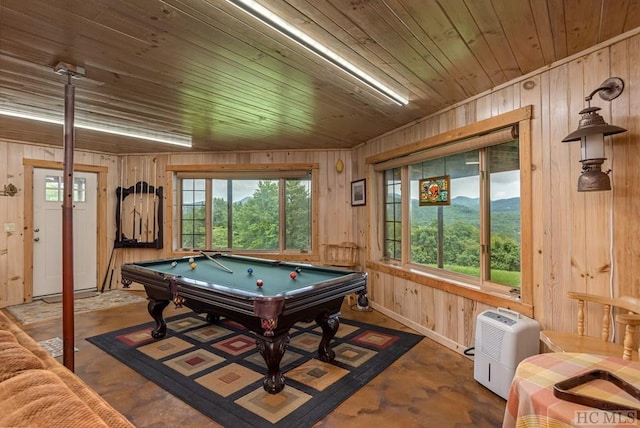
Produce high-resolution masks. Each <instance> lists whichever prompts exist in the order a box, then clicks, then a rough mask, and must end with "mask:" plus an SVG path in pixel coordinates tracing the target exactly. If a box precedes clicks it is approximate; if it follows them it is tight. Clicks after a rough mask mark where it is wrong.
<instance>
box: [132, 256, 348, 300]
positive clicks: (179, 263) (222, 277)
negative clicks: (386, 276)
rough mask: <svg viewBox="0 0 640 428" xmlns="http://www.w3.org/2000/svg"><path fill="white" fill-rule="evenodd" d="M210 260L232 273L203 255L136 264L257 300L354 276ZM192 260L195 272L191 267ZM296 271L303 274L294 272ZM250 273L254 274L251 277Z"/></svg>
mask: <svg viewBox="0 0 640 428" xmlns="http://www.w3.org/2000/svg"><path fill="white" fill-rule="evenodd" d="M211 257H212V258H213V259H214V260H216V261H218V262H219V263H220V264H221V265H222V266H224V267H226V268H227V269H228V270H230V271H231V272H232V273H230V272H228V271H227V270H225V269H224V268H223V267H222V266H220V265H218V264H217V263H215V262H213V261H212V260H210V259H208V258H207V257H205V256H203V255H200V256H193V257H182V258H176V259H164V260H154V261H148V262H138V263H133V264H134V265H137V266H140V267H142V268H145V269H147V270H150V271H155V272H158V273H159V274H163V275H171V276H176V277H182V278H183V279H184V280H185V281H190V282H193V285H200V286H205V287H207V286H209V287H215V288H228V289H231V290H234V292H238V293H241V294H247V295H253V296H256V297H258V296H265V297H267V296H286V295H287V294H295V293H296V292H299V291H300V290H301V289H304V288H307V287H313V286H319V285H320V284H323V283H327V282H331V281H333V280H336V279H338V278H340V277H344V276H346V275H349V274H352V273H353V272H352V271H346V270H342V269H334V268H328V267H327V268H325V267H318V266H312V265H307V264H296V263H287V262H278V261H274V260H265V259H259V258H252V257H243V256H234V255H229V254H214V255H212V256H211ZM191 259H193V262H194V263H195V268H192V267H191V262H190V260H191ZM173 262H175V266H173V264H172V263H173ZM296 268H299V270H300V271H299V272H295V269H296ZM249 269H251V270H252V273H249ZM292 272H295V273H296V277H295V279H292V278H291V276H290V275H291V273H292ZM258 280H262V282H263V285H262V287H258V285H257V282H258Z"/></svg>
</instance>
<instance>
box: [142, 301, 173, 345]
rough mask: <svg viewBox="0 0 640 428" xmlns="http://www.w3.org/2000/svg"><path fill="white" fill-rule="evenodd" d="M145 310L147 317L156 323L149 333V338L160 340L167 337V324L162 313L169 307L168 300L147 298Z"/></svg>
mask: <svg viewBox="0 0 640 428" xmlns="http://www.w3.org/2000/svg"><path fill="white" fill-rule="evenodd" d="M148 300H149V303H147V310H148V311H149V315H151V317H152V318H153V319H154V320H155V321H156V328H154V329H153V331H152V332H151V337H153V338H154V339H160V338H163V337H165V336H166V335H167V323H166V322H165V320H164V317H163V316H162V311H164V308H166V307H167V306H168V305H169V301H168V300H156V299H154V298H152V297H149V298H148Z"/></svg>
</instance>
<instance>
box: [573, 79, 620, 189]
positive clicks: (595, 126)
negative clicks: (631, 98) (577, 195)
mask: <svg viewBox="0 0 640 428" xmlns="http://www.w3.org/2000/svg"><path fill="white" fill-rule="evenodd" d="M623 89H624V82H623V81H622V79H620V78H619V77H610V78H608V79H607V80H605V81H604V82H602V84H601V85H600V86H599V87H598V88H596V89H595V90H594V91H593V92H591V93H590V94H589V95H588V96H587V97H585V99H584V100H585V101H586V102H587V107H586V108H584V109H583V110H582V111H580V116H581V117H580V122H579V124H578V129H576V130H575V131H573V132H572V133H571V134H569V135H567V136H566V137H565V138H564V139H563V140H562V142H563V143H567V142H571V141H580V149H581V155H582V156H581V158H580V162H582V174H581V175H580V178H579V179H578V192H591V191H598V190H611V180H610V179H609V172H611V171H607V172H603V171H602V164H603V163H604V161H605V160H606V159H607V158H605V157H604V137H606V136H607V135H614V134H619V133H621V132H626V131H627V130H626V129H624V128H621V127H619V126H614V125H609V124H607V123H606V122H605V121H604V118H603V117H602V116H600V114H598V111H599V110H600V107H591V99H592V98H593V96H594V95H595V94H596V93H598V94H599V95H600V98H602V99H603V100H605V101H611V100H613V99H615V98H617V97H618V96H619V95H620V94H621V93H622V90H623Z"/></svg>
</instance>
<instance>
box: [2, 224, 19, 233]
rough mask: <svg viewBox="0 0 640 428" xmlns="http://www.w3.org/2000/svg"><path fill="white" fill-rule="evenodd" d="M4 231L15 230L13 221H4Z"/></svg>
mask: <svg viewBox="0 0 640 428" xmlns="http://www.w3.org/2000/svg"><path fill="white" fill-rule="evenodd" d="M4 231H5V232H15V231H16V224H15V223H5V224H4Z"/></svg>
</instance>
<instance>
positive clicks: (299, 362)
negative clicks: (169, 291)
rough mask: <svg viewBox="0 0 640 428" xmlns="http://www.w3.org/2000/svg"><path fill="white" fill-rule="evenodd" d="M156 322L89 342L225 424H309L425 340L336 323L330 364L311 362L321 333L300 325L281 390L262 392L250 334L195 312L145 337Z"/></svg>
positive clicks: (261, 364)
mask: <svg viewBox="0 0 640 428" xmlns="http://www.w3.org/2000/svg"><path fill="white" fill-rule="evenodd" d="M154 325H155V323H153V322H150V323H147V324H143V325H138V326H135V327H130V328H126V329H122V330H118V331H115V332H111V333H107V334H104V335H100V336H95V337H91V338H88V339H87V340H88V341H89V342H91V343H93V344H94V345H96V346H98V347H99V348H101V349H102V350H103V351H105V352H107V353H109V354H111V355H112V356H114V357H115V358H117V359H118V360H120V361H121V362H122V363H124V364H126V365H128V366H129V367H131V368H132V369H134V370H136V371H137V372H138V373H140V374H142V375H143V376H145V377H147V378H148V379H150V380H151V381H153V382H155V383H156V384H158V385H159V386H161V387H162V388H164V389H165V390H167V391H168V392H170V393H171V394H173V395H175V396H177V397H178V398H180V399H181V400H183V401H184V402H186V403H188V404H189V405H191V406H192V407H194V408H196V409H197V410H199V411H200V412H202V413H203V414H205V415H207V416H209V417H210V418H211V419H213V420H215V421H216V422H218V423H219V424H222V425H224V426H228V427H234V428H238V427H272V426H275V425H276V424H277V426H278V427H296V428H300V427H310V426H312V425H313V424H314V423H316V422H317V421H319V420H320V419H322V418H323V417H324V416H325V415H327V414H328V413H329V412H331V411H332V410H333V409H335V408H336V407H337V406H338V404H340V403H341V402H342V401H344V400H345V399H346V398H348V397H349V396H351V395H352V394H353V393H354V392H355V391H357V390H358V389H360V388H361V387H362V386H363V385H365V384H366V383H367V382H369V381H370V380H371V379H373V378H374V377H375V376H376V375H377V374H378V373H380V372H381V371H383V370H384V369H385V368H387V367H388V366H389V365H390V364H391V363H393V362H394V361H395V360H396V359H397V358H398V357H400V356H401V355H402V354H404V353H405V352H407V351H408V350H409V349H411V348H412V347H413V346H414V345H415V344H417V343H418V342H419V341H420V340H421V339H422V338H423V337H422V336H420V335H416V334H411V333H405V332H401V331H398V330H391V329H385V328H382V327H377V326H373V325H369V324H364V323H360V322H356V321H351V320H340V328H339V330H338V332H337V334H336V337H335V338H334V339H333V341H332V344H331V345H332V349H333V350H334V351H335V353H336V359H335V361H334V362H333V363H324V362H322V361H320V360H318V359H317V350H318V344H319V341H320V338H321V336H322V331H321V329H320V327H318V326H317V325H316V324H315V323H309V324H305V323H298V324H296V325H295V326H294V327H293V328H292V329H291V331H290V337H291V341H290V342H289V345H288V347H287V352H286V354H285V355H284V357H283V359H282V363H281V367H282V371H283V373H284V376H285V382H286V384H285V388H284V389H283V390H282V391H281V392H280V393H278V394H268V393H267V392H265V391H264V389H263V388H262V381H263V379H264V376H265V374H266V365H265V363H264V360H263V358H262V356H261V355H260V353H259V352H258V350H257V348H256V345H255V339H254V338H253V337H252V333H251V332H250V331H248V330H246V329H245V328H244V327H242V326H241V325H239V324H237V323H235V322H233V321H231V320H226V319H222V320H221V321H220V322H219V323H217V324H208V323H207V322H206V321H205V319H204V318H203V317H201V316H198V315H196V314H193V313H191V314H183V315H178V316H176V317H172V318H170V319H169V320H168V323H167V327H168V332H167V336H166V337H165V338H163V339H161V340H154V339H152V338H151V335H150V331H151V329H152V327H153V326H154Z"/></svg>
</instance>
